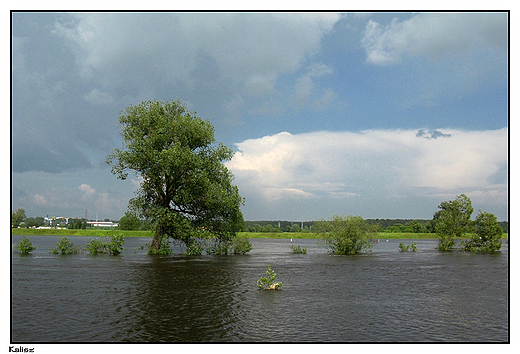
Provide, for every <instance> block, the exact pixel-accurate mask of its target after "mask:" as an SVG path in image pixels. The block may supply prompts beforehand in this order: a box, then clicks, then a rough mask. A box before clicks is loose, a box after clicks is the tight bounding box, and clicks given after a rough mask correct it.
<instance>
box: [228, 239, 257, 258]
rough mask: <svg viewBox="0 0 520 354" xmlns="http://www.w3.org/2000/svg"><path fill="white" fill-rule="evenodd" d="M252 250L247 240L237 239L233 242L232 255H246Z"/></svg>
mask: <svg viewBox="0 0 520 354" xmlns="http://www.w3.org/2000/svg"><path fill="white" fill-rule="evenodd" d="M252 249H253V245H252V244H251V241H249V239H248V238H242V237H237V238H235V240H234V241H233V254H246V253H247V252H249V251H251V250H252Z"/></svg>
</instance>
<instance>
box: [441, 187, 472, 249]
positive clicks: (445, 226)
mask: <svg viewBox="0 0 520 354" xmlns="http://www.w3.org/2000/svg"><path fill="white" fill-rule="evenodd" d="M438 208H439V210H438V211H437V212H436V213H435V214H434V215H433V221H434V224H435V232H436V233H437V236H438V237H439V244H438V248H439V249H440V250H442V251H448V250H450V249H452V248H453V247H454V246H455V241H454V239H455V238H461V237H462V236H463V235H464V234H465V233H466V232H470V231H471V227H472V225H473V224H472V221H471V214H472V213H473V206H472V205H471V200H470V199H469V198H468V197H467V196H466V195H464V194H460V195H458V196H457V197H456V198H455V200H450V201H445V202H442V203H441V204H440V205H439V207H438Z"/></svg>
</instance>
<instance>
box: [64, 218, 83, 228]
mask: <svg viewBox="0 0 520 354" xmlns="http://www.w3.org/2000/svg"><path fill="white" fill-rule="evenodd" d="M86 228H87V221H85V220H82V219H72V220H70V221H69V223H68V224H67V229H71V230H85V229H86Z"/></svg>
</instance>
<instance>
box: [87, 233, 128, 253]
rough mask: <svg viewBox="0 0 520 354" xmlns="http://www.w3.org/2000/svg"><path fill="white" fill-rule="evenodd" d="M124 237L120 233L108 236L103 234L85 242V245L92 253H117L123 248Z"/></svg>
mask: <svg viewBox="0 0 520 354" xmlns="http://www.w3.org/2000/svg"><path fill="white" fill-rule="evenodd" d="M124 243H125V237H124V236H123V234H121V233H115V234H113V235H112V236H110V237H107V236H103V237H101V238H97V239H95V240H92V241H91V242H90V243H87V244H86V245H85V247H86V248H87V250H88V252H89V253H90V254H92V255H96V254H111V255H118V254H120V253H121V252H122V250H123V244H124Z"/></svg>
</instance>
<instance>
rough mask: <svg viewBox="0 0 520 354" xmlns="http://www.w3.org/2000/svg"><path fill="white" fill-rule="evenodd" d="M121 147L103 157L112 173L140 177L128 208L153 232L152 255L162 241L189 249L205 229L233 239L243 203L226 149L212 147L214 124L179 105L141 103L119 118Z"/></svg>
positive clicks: (216, 235)
mask: <svg viewBox="0 0 520 354" xmlns="http://www.w3.org/2000/svg"><path fill="white" fill-rule="evenodd" d="M119 123H120V127H121V136H122V138H123V147H122V148H119V149H115V150H114V151H113V152H112V154H110V155H109V156H108V157H107V163H108V164H109V165H111V166H112V173H113V174H115V175H116V176H117V177H118V178H120V179H126V178H127V176H128V172H129V171H134V172H135V174H136V175H137V176H138V177H141V185H140V188H139V190H138V191H137V192H136V197H134V198H132V199H131V200H130V202H129V208H130V209H131V210H132V211H133V212H135V213H136V214H137V215H139V216H141V217H144V218H146V219H148V220H150V221H151V223H152V224H153V226H154V228H155V234H154V239H153V241H152V245H151V251H152V252H153V251H154V250H159V249H160V248H161V246H162V243H163V241H164V240H165V239H166V238H167V237H172V238H174V239H177V240H181V241H183V242H185V243H186V245H189V244H190V243H191V242H192V240H193V238H195V237H197V236H198V235H200V234H201V233H200V232H199V231H200V230H204V234H205V235H206V234H208V233H210V234H211V235H213V236H214V237H216V238H217V239H219V240H222V241H227V240H229V239H230V238H232V237H234V236H236V232H237V231H238V230H239V228H240V227H241V224H242V223H243V217H242V213H241V211H240V206H241V205H242V204H243V202H244V201H243V199H242V198H241V197H240V195H239V192H238V188H237V187H236V186H235V185H233V184H232V180H233V178H234V176H233V175H232V174H231V172H230V171H229V170H228V169H227V168H226V166H225V165H224V164H223V162H224V161H226V160H229V159H231V158H232V156H233V151H232V149H231V148H229V147H227V146H225V145H223V144H222V143H218V144H217V143H216V142H215V138H214V128H213V125H212V124H211V123H210V122H209V121H208V120H204V119H202V118H200V117H198V116H197V114H196V113H195V112H193V111H190V110H188V109H187V108H186V106H185V105H184V104H183V103H181V102H180V101H179V100H175V101H168V102H162V101H155V100H154V101H145V102H142V103H141V104H139V105H136V106H130V107H128V108H127V109H126V111H124V112H122V113H121V115H120V117H119Z"/></svg>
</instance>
